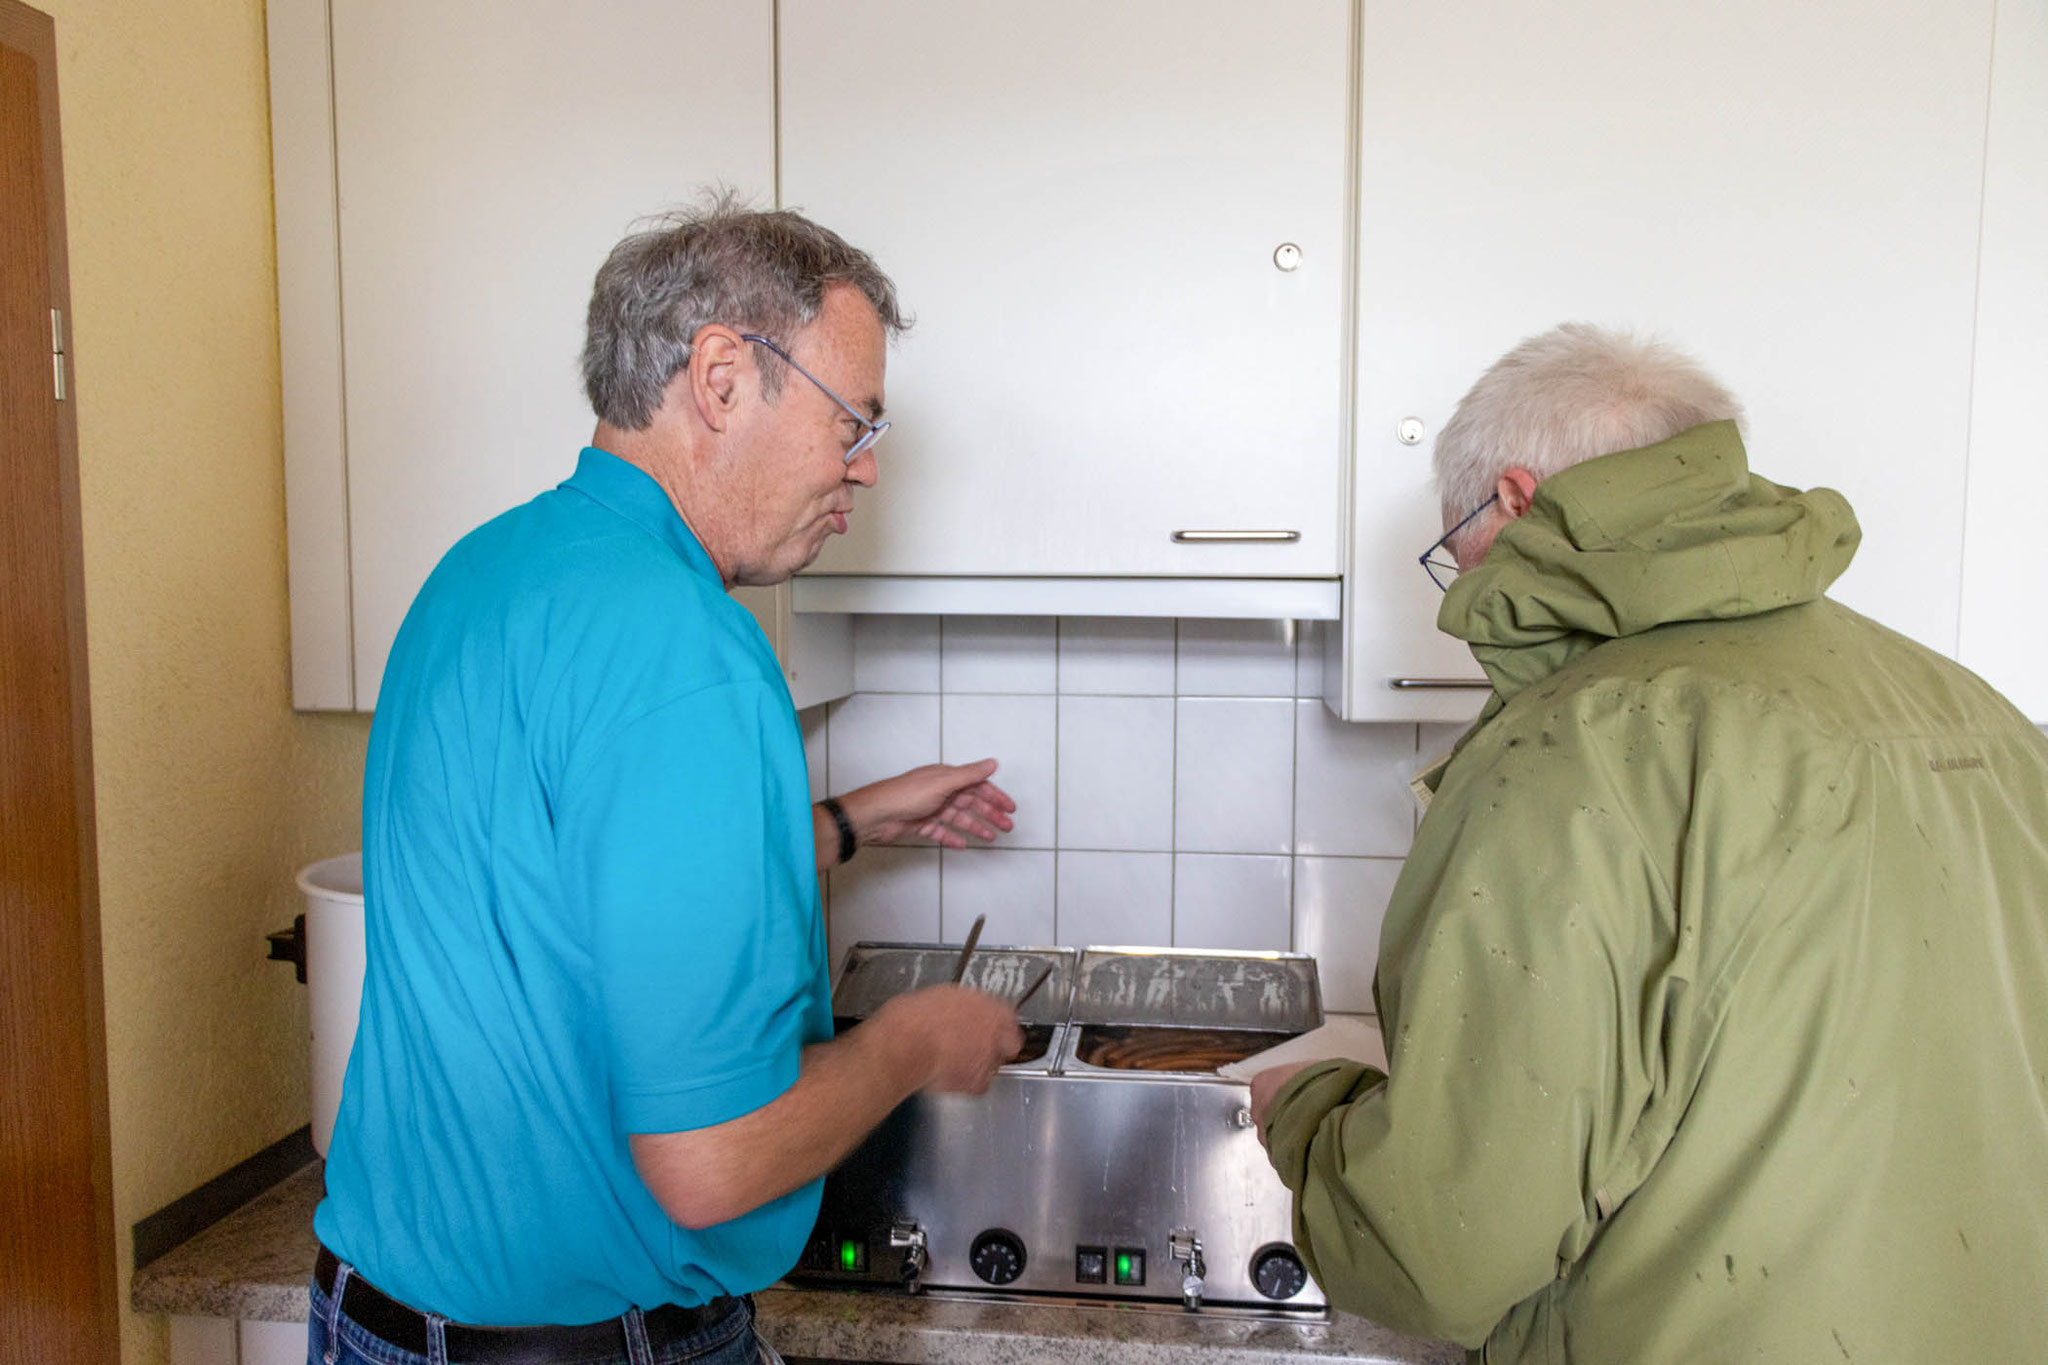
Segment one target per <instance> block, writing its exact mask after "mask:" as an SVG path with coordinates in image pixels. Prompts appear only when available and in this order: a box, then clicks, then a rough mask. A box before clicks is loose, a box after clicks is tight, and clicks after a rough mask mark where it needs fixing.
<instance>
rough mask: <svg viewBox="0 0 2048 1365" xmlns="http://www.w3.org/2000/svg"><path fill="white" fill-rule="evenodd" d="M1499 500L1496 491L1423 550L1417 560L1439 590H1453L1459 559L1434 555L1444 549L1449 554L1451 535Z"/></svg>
mask: <svg viewBox="0 0 2048 1365" xmlns="http://www.w3.org/2000/svg"><path fill="white" fill-rule="evenodd" d="M1499 501H1500V494H1498V493H1495V494H1494V495H1493V496H1492V497H1490V498H1488V499H1487V500H1486V501H1485V502H1482V503H1480V504H1479V505H1478V506H1477V507H1475V508H1473V509H1472V510H1471V511H1469V512H1467V513H1466V514H1465V515H1464V516H1463V517H1462V518H1461V519H1460V520H1459V522H1458V524H1457V525H1456V526H1453V527H1452V528H1451V529H1450V530H1448V531H1446V532H1444V533H1443V534H1442V535H1440V536H1438V537H1437V538H1436V540H1435V541H1434V542H1432V543H1431V545H1430V547H1429V548H1428V549H1427V550H1424V551H1423V552H1422V555H1421V557H1420V558H1419V559H1417V560H1416V563H1418V564H1420V565H1422V571H1423V572H1424V573H1426V574H1428V575H1429V581H1430V582H1432V583H1434V584H1436V586H1437V591H1438V592H1449V591H1450V590H1451V580H1452V579H1454V578H1456V577H1457V576H1458V561H1457V560H1456V559H1455V558H1448V557H1447V558H1445V559H1436V558H1434V557H1433V556H1435V555H1436V553H1437V552H1438V551H1439V550H1441V551H1443V553H1444V554H1445V555H1446V556H1449V555H1450V549H1449V546H1450V540H1451V537H1452V536H1454V535H1456V534H1458V532H1460V531H1462V530H1464V529H1465V527H1466V526H1467V525H1468V524H1469V523H1470V522H1471V521H1472V519H1473V518H1474V517H1477V516H1478V515H1479V514H1480V513H1481V512H1484V511H1485V510H1486V509H1487V508H1489V507H1491V506H1493V505H1494V504H1495V503H1497V502H1499Z"/></svg>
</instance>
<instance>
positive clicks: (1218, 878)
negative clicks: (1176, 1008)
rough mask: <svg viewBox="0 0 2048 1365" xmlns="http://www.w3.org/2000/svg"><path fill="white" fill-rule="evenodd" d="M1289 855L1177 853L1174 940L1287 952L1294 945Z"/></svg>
mask: <svg viewBox="0 0 2048 1365" xmlns="http://www.w3.org/2000/svg"><path fill="white" fill-rule="evenodd" d="M1293 889H1294V866H1293V860H1292V859H1290V858H1246V857H1241V856H1238V855H1235V854H1222V853H1178V854H1175V855H1174V859H1173V945H1174V947H1176V948H1237V949H1249V950H1254V951H1260V952H1264V951H1275V952H1285V951H1287V949H1288V948H1290V947H1292V946H1293V942H1294V935H1293V926H1292V923H1291V921H1292V913H1291V907H1292V904H1293Z"/></svg>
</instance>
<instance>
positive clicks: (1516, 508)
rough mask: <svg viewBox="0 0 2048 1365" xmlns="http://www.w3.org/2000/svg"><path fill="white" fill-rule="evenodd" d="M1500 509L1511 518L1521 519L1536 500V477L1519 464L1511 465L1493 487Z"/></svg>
mask: <svg viewBox="0 0 2048 1365" xmlns="http://www.w3.org/2000/svg"><path fill="white" fill-rule="evenodd" d="M1493 491H1494V494H1495V496H1497V497H1498V498H1499V499H1500V508H1501V510H1502V511H1503V512H1506V513H1507V514H1508V516H1509V517H1511V518H1512V517H1519V516H1521V515H1522V514H1523V513H1524V512H1526V511H1528V510H1529V504H1530V503H1532V502H1534V501H1535V500H1536V476H1535V475H1534V474H1531V473H1530V472H1529V471H1528V470H1526V469H1524V468H1522V466H1520V465H1518V464H1511V465H1509V466H1508V467H1507V468H1506V469H1505V470H1504V471H1502V473H1501V476H1500V479H1499V480H1498V481H1497V482H1496V483H1495V484H1494V485H1493Z"/></svg>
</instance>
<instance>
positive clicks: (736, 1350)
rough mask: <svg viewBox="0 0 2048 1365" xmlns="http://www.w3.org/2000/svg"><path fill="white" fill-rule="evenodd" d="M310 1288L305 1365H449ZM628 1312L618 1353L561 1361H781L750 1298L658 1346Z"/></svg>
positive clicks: (604, 1364)
mask: <svg viewBox="0 0 2048 1365" xmlns="http://www.w3.org/2000/svg"><path fill="white" fill-rule="evenodd" d="M311 1288H312V1293H313V1312H312V1316H311V1317H310V1318H309V1319H308V1320H307V1323H306V1365H449V1361H448V1355H447V1352H446V1350H445V1349H435V1350H433V1351H431V1352H430V1353H429V1354H427V1355H420V1354H419V1353H417V1352H415V1351H407V1350H401V1349H400V1348H399V1347H396V1346H393V1345H392V1344H391V1343H390V1342H388V1341H385V1340H384V1339H383V1338H382V1337H379V1336H374V1335H372V1334H371V1333H370V1332H369V1331H367V1330H366V1329H364V1328H363V1327H362V1326H361V1325H360V1324H359V1323H357V1322H355V1321H354V1320H353V1319H351V1318H350V1317H348V1315H346V1314H345V1313H342V1312H340V1311H338V1309H337V1308H336V1306H335V1304H334V1301H333V1299H332V1298H330V1297H329V1296H328V1295H327V1294H326V1293H324V1292H323V1291H322V1290H321V1288H320V1286H319V1285H318V1284H317V1283H316V1284H314V1285H312V1286H311ZM628 1317H629V1318H632V1319H633V1320H634V1321H633V1323H632V1324H630V1325H629V1326H628V1327H627V1329H626V1331H625V1333H623V1334H622V1335H623V1336H624V1337H625V1338H626V1339H625V1340H623V1341H621V1342H620V1343H619V1350H618V1351H617V1353H615V1354H608V1355H604V1356H601V1357H591V1356H579V1357H577V1358H576V1360H574V1361H573V1362H572V1361H569V1360H567V1359H564V1360H563V1361H562V1362H561V1365H684V1362H689V1365H782V1357H781V1356H779V1355H777V1354H776V1353H775V1348H774V1347H772V1346H770V1345H768V1343H767V1342H765V1341H762V1340H761V1338H760V1337H759V1336H758V1335H756V1334H755V1332H754V1304H753V1300H751V1299H749V1300H746V1301H745V1306H744V1307H743V1308H742V1309H741V1311H739V1312H737V1313H731V1314H728V1315H727V1316H726V1317H724V1318H722V1319H721V1320H719V1321H718V1322H714V1323H712V1324H711V1325H710V1326H708V1327H706V1328H704V1329H703V1330H702V1331H700V1332H698V1333H697V1334H695V1335H694V1336H690V1337H686V1338H684V1339H683V1340H681V1341H677V1342H671V1343H670V1344H669V1345H667V1346H665V1347H662V1348H660V1349H657V1350H650V1349H649V1348H648V1345H647V1339H646V1337H645V1335H644V1334H642V1333H639V1332H636V1331H634V1327H635V1326H637V1325H638V1322H637V1319H638V1314H637V1312H635V1313H633V1314H629V1315H628ZM429 1321H430V1322H432V1321H433V1319H431V1318H430V1319H429ZM444 1321H445V1320H444ZM432 1330H433V1329H432V1328H431V1327H430V1328H429V1331H430V1332H432ZM434 1340H436V1341H438V1340H439V1337H438V1336H435V1337H434ZM457 1365H460V1362H457Z"/></svg>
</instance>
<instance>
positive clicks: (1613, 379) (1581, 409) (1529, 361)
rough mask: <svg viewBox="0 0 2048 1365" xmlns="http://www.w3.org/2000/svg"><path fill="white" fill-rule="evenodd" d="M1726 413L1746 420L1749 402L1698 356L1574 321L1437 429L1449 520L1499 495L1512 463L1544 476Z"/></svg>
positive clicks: (1480, 386) (1532, 347) (1533, 347)
mask: <svg viewBox="0 0 2048 1365" xmlns="http://www.w3.org/2000/svg"><path fill="white" fill-rule="evenodd" d="M1723 420H1732V421H1734V422H1736V423H1737V424H1738V426H1739V424H1740V423H1741V422H1742V420H1743V418H1742V405H1741V404H1740V403H1738V402H1737V401H1736V400H1735V397H1734V395H1732V394H1730V393H1729V392H1728V390H1727V389H1725V388H1723V387H1721V385H1720V383H1719V382H1718V381H1716V380H1715V379H1714V377H1713V376H1712V375H1710V374H1708V373H1707V372H1706V370H1704V369H1703V368H1701V366H1700V364H1699V362H1698V361H1696V360H1694V359H1693V358H1692V357H1691V356H1688V355H1686V354H1685V353H1684V352H1682V351H1680V350H1678V349H1676V348H1675V347H1672V346H1668V345H1666V344H1665V343H1663V342H1661V341H1658V340H1655V339H1654V338H1653V339H1647V340H1644V339H1638V338H1637V337H1636V336H1634V335H1633V334H1632V333H1629V332H1625V331H1612V330H1609V329H1606V328H1602V327H1595V326H1593V325H1592V324H1591V323H1585V322H1567V323H1565V324H1564V325H1563V326H1561V327H1556V328H1553V329H1552V330H1550V331H1548V332H1545V333H1543V334H1542V335H1541V336H1533V337H1530V338H1528V339H1527V340H1525V341H1523V342H1522V343H1521V344H1520V345H1518V346H1516V347H1515V348H1514V349H1513V350H1512V351H1509V352H1508V353H1507V354H1506V355H1504V356H1502V357H1501V358H1500V359H1499V360H1496V361H1495V362H1494V363H1493V368H1491V369H1489V370H1488V371H1487V372H1486V373H1485V374H1483V375H1481V376H1480V377H1479V382H1478V383H1476V384H1474V385H1473V386H1472V391H1471V392H1470V393H1467V394H1466V395H1465V396H1464V398H1462V399H1461V400H1459V403H1458V410H1457V411H1456V412H1455V413H1453V414H1451V420H1450V421H1448V422H1446V423H1445V424H1444V428H1443V430H1442V431H1441V432H1439V433H1437V438H1436V451H1435V455H1434V457H1433V459H1434V463H1435V466H1436V488H1437V496H1438V498H1439V499H1441V500H1442V502H1443V509H1444V524H1445V525H1446V526H1449V525H1452V524H1454V523H1455V522H1456V521H1457V520H1458V519H1459V518H1461V517H1463V516H1464V515H1465V514H1466V513H1468V512H1470V511H1471V510H1472V509H1473V508H1475V507H1478V506H1479V505H1480V504H1482V503H1484V502H1485V501H1486V500H1487V499H1488V498H1490V497H1492V496H1493V492H1494V486H1495V484H1496V483H1497V482H1498V481H1499V479H1500V476H1501V475H1502V474H1503V473H1505V472H1506V471H1507V470H1508V468H1509V467H1510V466H1513V465H1520V466H1521V467H1523V468H1524V469H1527V470H1528V471H1529V472H1530V473H1531V474H1534V475H1535V476H1536V478H1537V480H1538V481H1539V482H1541V481H1542V480H1543V479H1546V478H1548V477H1550V476H1551V475H1552V474H1555V473H1557V472H1559V471H1560V470H1564V469H1569V468H1570V467H1571V466H1573V465H1575V464H1578V463H1580V462H1581V461H1584V460H1590V459H1593V458H1594V457H1595V456H1599V455H1612V454H1614V453H1615V452H1616V451H1621V450H1635V449H1638V448H1640V447H1642V446H1648V445H1655V444H1656V443H1657V442H1659V441H1664V440H1669V439H1670V438H1671V437H1673V436H1676V435H1677V434H1678V433H1679V432H1681V431H1684V430H1686V429H1687V428H1689V427H1696V426H1699V425H1700V424H1701V423H1703V422H1719V421H1723Z"/></svg>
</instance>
